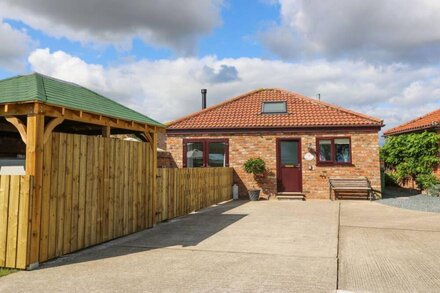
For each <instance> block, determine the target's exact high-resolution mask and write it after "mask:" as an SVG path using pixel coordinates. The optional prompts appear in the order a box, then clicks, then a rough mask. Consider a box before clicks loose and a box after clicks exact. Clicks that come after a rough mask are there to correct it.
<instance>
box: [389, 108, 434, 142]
mask: <svg viewBox="0 0 440 293" xmlns="http://www.w3.org/2000/svg"><path fill="white" fill-rule="evenodd" d="M439 126H440V109H437V110H435V111H433V112H430V113H428V114H426V115H423V116H421V117H418V118H416V119H413V120H411V121H409V122H406V123H404V124H401V125H399V126H396V127H394V128H391V129H389V130H387V131H385V133H384V135H385V136H388V135H395V134H401V133H407V132H413V131H419V130H424V129H429V128H432V127H439Z"/></svg>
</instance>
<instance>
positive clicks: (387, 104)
mask: <svg viewBox="0 0 440 293" xmlns="http://www.w3.org/2000/svg"><path fill="white" fill-rule="evenodd" d="M178 3H179V4H178V5H176V2H174V1H171V0H164V1H159V2H155V1H152V2H148V1H147V2H145V1H141V0H128V1H126V2H124V6H120V5H119V4H118V3H112V2H111V3H109V2H107V1H105V0H96V1H92V2H91V1H86V0H78V1H75V2H74V3H73V2H71V1H58V2H56V3H54V2H53V1H49V0H38V1H30V0H19V1H12V0H2V1H0V20H1V26H0V42H2V43H3V44H10V45H8V46H2V48H0V78H5V77H10V76H13V75H17V74H25V73H28V72H32V71H38V72H41V73H44V74H47V75H50V76H54V77H57V78H61V79H65V80H69V81H72V82H76V83H78V84H81V85H83V86H86V87H89V88H91V89H93V90H96V91H98V92H101V93H103V94H105V95H107V96H109V97H111V98H113V99H115V100H117V101H119V102H121V103H123V104H125V105H127V106H130V107H133V108H135V109H136V110H138V111H140V112H143V113H145V114H147V115H150V116H152V117H153V118H155V119H158V120H160V121H162V122H165V121H169V120H171V119H175V118H178V117H180V116H182V115H185V114H188V113H190V112H192V111H196V110H198V109H199V108H200V88H202V87H203V88H208V103H209V104H214V103H217V102H220V101H222V100H224V99H227V98H230V97H233V96H235V95H239V94H241V93H243V92H246V91H249V90H252V89H255V88H261V87H281V88H286V89H288V90H292V91H296V92H300V93H302V94H304V95H308V96H312V97H314V96H315V95H316V94H317V93H321V97H322V98H323V99H324V100H326V101H327V102H331V103H335V104H338V105H340V106H343V107H347V108H350V109H353V110H355V111H359V112H362V113H365V114H369V115H373V116H376V117H380V118H382V119H384V120H385V123H386V124H387V127H391V126H394V125H396V124H399V123H401V122H403V121H405V120H408V119H411V118H414V117H416V116H417V115H421V114H424V113H426V112H429V111H431V110H434V109H435V108H438V107H439V106H440V87H439V82H440V78H439V76H440V67H439V59H438V56H439V53H440V4H439V3H438V1H434V0H421V1H417V3H416V2H415V1H410V0H401V1H397V0H390V1H386V2H384V1H379V0H371V1H367V2H366V1H361V0H329V1H325V2H321V1H308V0H279V1H276V0H264V1H263V0H261V1H249V0H247V1H226V0H224V1H222V0H211V1H208V0H186V1H179V2H178ZM397 6H399V9H396V7H397ZM365 15H368V17H365Z"/></svg>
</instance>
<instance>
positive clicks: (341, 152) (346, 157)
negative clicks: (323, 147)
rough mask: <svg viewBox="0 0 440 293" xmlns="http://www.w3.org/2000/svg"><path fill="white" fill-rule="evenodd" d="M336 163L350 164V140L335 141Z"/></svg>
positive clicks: (338, 139) (339, 139) (340, 139)
mask: <svg viewBox="0 0 440 293" xmlns="http://www.w3.org/2000/svg"><path fill="white" fill-rule="evenodd" d="M335 149H336V150H335V151H336V162H339V163H348V162H350V140H349V139H348V138H337V139H335Z"/></svg>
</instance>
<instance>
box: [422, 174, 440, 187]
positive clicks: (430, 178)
mask: <svg viewBox="0 0 440 293" xmlns="http://www.w3.org/2000/svg"><path fill="white" fill-rule="evenodd" d="M416 183H417V185H418V186H419V187H420V188H421V189H428V188H430V187H433V186H435V185H437V184H439V183H440V182H439V180H438V179H437V178H436V177H435V176H434V174H432V173H430V174H419V175H418V176H417V178H416Z"/></svg>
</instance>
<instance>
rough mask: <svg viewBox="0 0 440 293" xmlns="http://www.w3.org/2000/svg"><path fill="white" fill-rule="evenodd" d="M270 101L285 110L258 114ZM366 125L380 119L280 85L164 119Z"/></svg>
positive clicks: (225, 125)
mask: <svg viewBox="0 0 440 293" xmlns="http://www.w3.org/2000/svg"><path fill="white" fill-rule="evenodd" d="M270 101H285V102H286V104H287V113H282V114H262V113H261V112H262V104H263V102H270ZM366 126H369V127H379V128H380V127H382V126H383V121H382V120H380V119H378V118H374V117H370V116H367V115H364V114H360V113H356V112H354V111H351V110H347V109H344V108H341V107H338V106H335V105H331V104H328V103H325V102H321V101H318V100H315V99H311V98H308V97H305V96H302V95H300V94H297V93H293V92H289V91H286V90H282V89H259V90H254V91H251V92H248V93H246V94H243V95H240V96H238V97H235V98H232V99H229V100H226V101H224V102H222V103H220V104H217V105H214V106H212V107H209V108H207V109H204V110H202V111H199V112H196V113H193V114H190V115H188V116H185V117H183V118H180V119H177V120H175V121H172V122H170V123H167V129H169V130H192V129H194V130H196V129H237V128H245V129H250V128H312V127H366Z"/></svg>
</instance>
